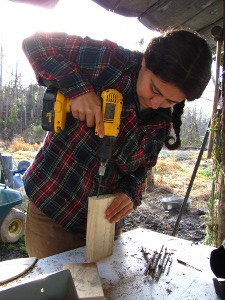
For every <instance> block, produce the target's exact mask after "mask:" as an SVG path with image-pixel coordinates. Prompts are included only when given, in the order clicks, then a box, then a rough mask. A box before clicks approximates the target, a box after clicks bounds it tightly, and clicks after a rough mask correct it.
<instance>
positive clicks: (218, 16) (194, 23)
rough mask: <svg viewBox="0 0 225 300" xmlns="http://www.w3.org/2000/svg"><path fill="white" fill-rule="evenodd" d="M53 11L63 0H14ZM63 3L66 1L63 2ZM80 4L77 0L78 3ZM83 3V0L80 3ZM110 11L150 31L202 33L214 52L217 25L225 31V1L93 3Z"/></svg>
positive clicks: (107, 0) (110, 0)
mask: <svg viewBox="0 0 225 300" xmlns="http://www.w3.org/2000/svg"><path fill="white" fill-rule="evenodd" d="M10 1H13V2H22V3H29V4H33V5H38V6H42V7H47V8H53V7H54V6H55V5H56V4H57V3H58V2H59V0H10ZM60 1H63V0H60ZM74 1H77V0H74ZM80 1H82V0H80ZM92 1H94V2H95V3H97V4H99V5H100V6H102V7H104V8H105V9H106V10H109V11H112V12H114V13H117V14H120V15H123V16H127V17H137V18H138V20H139V21H140V22H141V23H142V24H143V25H145V26H146V27H147V28H149V29H151V30H156V31H164V30H166V29H168V27H172V28H179V27H182V28H184V29H190V30H192V31H197V32H199V33H200V34H202V35H203V36H204V37H205V38H206V40H207V41H208V43H209V44H210V47H211V49H212V50H213V51H215V49H216V42H215V41H214V38H213V36H212V35H211V30H212V28H213V27H214V26H220V27H222V28H223V22H224V21H223V20H224V0H92Z"/></svg>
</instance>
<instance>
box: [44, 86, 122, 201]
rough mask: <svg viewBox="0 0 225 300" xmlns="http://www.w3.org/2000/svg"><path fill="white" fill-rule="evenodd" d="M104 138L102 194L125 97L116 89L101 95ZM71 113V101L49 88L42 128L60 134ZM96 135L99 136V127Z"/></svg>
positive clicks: (101, 140)
mask: <svg viewBox="0 0 225 300" xmlns="http://www.w3.org/2000/svg"><path fill="white" fill-rule="evenodd" d="M101 98H102V116H103V124H104V137H103V138H99V148H98V157H99V163H100V164H99V172H98V173H99V176H100V180H99V186H98V192H97V197H98V196H99V193H100V187H101V181H102V177H103V176H104V175H105V169H106V165H107V163H108V161H109V160H110V158H111V156H112V149H113V146H114V143H115V141H116V137H117V136H118V134H119V130H120V115H121V112H122V107H123V96H122V94H121V93H120V92H118V91H117V90H114V89H108V90H106V91H103V92H102V94H101ZM68 112H70V101H69V99H68V98H66V97H65V96H64V95H63V94H61V93H60V91H59V90H58V89H56V88H51V87H50V88H47V89H46V91H45V93H44V98H43V111H42V128H43V129H44V130H46V131H53V132H55V133H59V132H60V131H61V130H63V129H64V128H65V124H66V115H67V113H68ZM95 135H98V128H97V125H96V127H95Z"/></svg>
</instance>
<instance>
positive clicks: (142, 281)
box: [0, 228, 219, 300]
mask: <svg viewBox="0 0 225 300" xmlns="http://www.w3.org/2000/svg"><path fill="white" fill-rule="evenodd" d="M162 245H164V246H165V247H167V249H168V251H169V252H170V253H172V254H171V256H172V264H171V267H170V269H169V273H168V274H167V273H166V272H164V273H162V274H161V277H160V278H159V280H158V281H156V280H155V279H153V278H151V277H150V276H144V271H145V268H146V261H145V259H144V256H143V251H142V247H144V248H145V249H149V250H152V251H154V250H160V248H161V247H162ZM213 249H215V248H213V247H209V246H205V245H199V244H195V243H192V242H191V241H187V240H183V239H179V238H176V237H172V236H169V235H164V234H160V233H157V232H153V231H151V230H147V229H142V228H138V229H135V230H131V231H128V232H126V233H123V234H122V235H121V236H119V237H118V238H117V239H116V240H115V242H114V250H113V255H112V256H111V257H108V258H106V259H104V260H101V261H99V262H98V263H97V267H98V272H99V276H100V279H101V283H102V287H103V291H104V295H105V298H106V299H108V300H111V299H113V300H117V299H118V300H119V299H123V300H126V299H127V300H128V299H129V300H137V299H142V300H145V299H146V300H150V299H154V300H155V299H160V300H163V299H173V300H175V299H179V300H180V299H190V300H193V299H209V300H213V299H219V297H218V296H217V295H216V293H215V290H214V286H213V281H212V278H213V277H215V276H214V274H213V273H212V271H211V269H210V263H209V258H210V253H211V251H212V250H213ZM177 259H179V260H181V261H183V262H185V263H187V264H188V265H190V266H193V267H194V268H192V267H190V266H188V265H183V264H180V263H178V261H177ZM83 262H85V247H81V248H78V249H75V250H71V251H68V252H64V253H61V254H57V255H54V256H50V257H47V258H44V259H40V260H38V262H37V263H36V265H35V266H34V268H33V269H32V270H30V271H28V273H27V274H25V275H23V276H22V277H20V278H18V279H17V280H13V281H12V282H10V283H8V284H4V285H2V286H1V287H0V290H3V289H6V288H9V287H12V286H15V285H18V284H21V283H24V282H27V281H29V280H32V279H34V278H38V277H40V276H43V275H46V274H51V273H54V272H58V271H61V270H62V265H63V264H74V263H83ZM195 268H196V269H195ZM0 298H1V297H0Z"/></svg>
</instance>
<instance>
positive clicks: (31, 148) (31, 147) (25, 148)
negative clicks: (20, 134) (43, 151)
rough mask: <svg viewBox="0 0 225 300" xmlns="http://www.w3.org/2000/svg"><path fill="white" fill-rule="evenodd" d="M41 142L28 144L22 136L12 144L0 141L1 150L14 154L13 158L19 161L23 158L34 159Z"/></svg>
mask: <svg viewBox="0 0 225 300" xmlns="http://www.w3.org/2000/svg"><path fill="white" fill-rule="evenodd" d="M39 147H40V144H37V143H35V144H28V143H26V142H25V141H24V140H23V139H22V138H16V139H14V140H13V141H12V143H11V144H8V143H4V142H3V141H0V152H1V153H10V154H12V157H13V159H14V160H15V161H16V162H18V161H20V160H23V159H28V160H30V161H32V160H33V158H34V156H35V155H36V153H37V150H38V149H39Z"/></svg>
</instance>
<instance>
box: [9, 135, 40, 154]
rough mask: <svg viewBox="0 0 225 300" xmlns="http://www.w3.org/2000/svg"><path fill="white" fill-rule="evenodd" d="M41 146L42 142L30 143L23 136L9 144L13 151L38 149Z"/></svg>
mask: <svg viewBox="0 0 225 300" xmlns="http://www.w3.org/2000/svg"><path fill="white" fill-rule="evenodd" d="M39 147H40V144H37V143H35V144H33V145H31V144H28V143H26V142H25V141H24V140H23V139H22V138H16V139H14V140H13V141H12V143H11V144H10V145H9V150H10V151H12V152H17V151H37V150H38V148H39Z"/></svg>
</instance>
